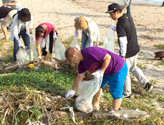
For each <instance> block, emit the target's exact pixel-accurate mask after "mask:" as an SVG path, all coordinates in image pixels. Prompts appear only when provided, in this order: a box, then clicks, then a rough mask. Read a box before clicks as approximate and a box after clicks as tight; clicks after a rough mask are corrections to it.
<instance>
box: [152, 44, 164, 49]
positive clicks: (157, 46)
mask: <svg viewBox="0 0 164 125" xmlns="http://www.w3.org/2000/svg"><path fill="white" fill-rule="evenodd" d="M154 47H156V48H157V49H164V44H157V45H154Z"/></svg>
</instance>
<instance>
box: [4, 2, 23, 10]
mask: <svg viewBox="0 0 164 125" xmlns="http://www.w3.org/2000/svg"><path fill="white" fill-rule="evenodd" d="M2 3H3V6H4V7H9V8H12V9H16V10H17V11H20V10H21V9H22V7H21V4H20V2H19V1H18V0H2Z"/></svg>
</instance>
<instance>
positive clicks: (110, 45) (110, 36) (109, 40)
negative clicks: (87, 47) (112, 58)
mask: <svg viewBox="0 0 164 125" xmlns="http://www.w3.org/2000/svg"><path fill="white" fill-rule="evenodd" d="M114 42H115V31H113V30H112V29H111V28H110V27H109V31H108V33H107V35H106V38H105V41H104V44H103V48H104V49H107V50H109V51H111V52H114Z"/></svg>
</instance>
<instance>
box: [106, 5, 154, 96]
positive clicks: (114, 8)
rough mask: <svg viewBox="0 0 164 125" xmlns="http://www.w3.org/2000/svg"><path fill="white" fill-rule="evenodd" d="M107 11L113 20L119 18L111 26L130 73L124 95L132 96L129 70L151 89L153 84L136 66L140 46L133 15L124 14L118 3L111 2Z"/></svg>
mask: <svg viewBox="0 0 164 125" xmlns="http://www.w3.org/2000/svg"><path fill="white" fill-rule="evenodd" d="M106 13H109V14H110V16H111V18H112V19H113V20H118V22H117V25H116V26H114V25H112V26H111V28H112V29H113V30H114V31H117V36H118V43H119V47H120V51H119V54H120V56H121V57H122V58H124V59H125V61H126V63H127V65H128V75H127V77H126V80H125V84H124V92H123V97H125V98H130V95H131V79H130V75H129V71H130V72H131V73H132V74H133V75H134V76H135V77H136V78H137V79H138V81H139V82H140V85H141V86H142V87H143V88H144V89H145V90H146V91H150V90H151V89H152V88H153V86H152V85H151V84H150V83H149V81H148V80H147V79H146V78H145V76H144V74H143V72H142V71H141V70H140V69H139V68H138V67H137V66H136V64H137V56H138V53H139V51H140V47H139V44H138V39H137V33H136V28H135V25H134V22H133V19H132V17H131V16H130V15H129V14H123V13H122V10H121V9H120V6H119V5H118V4H117V3H112V4H110V5H109V6H108V11H107V12H106Z"/></svg>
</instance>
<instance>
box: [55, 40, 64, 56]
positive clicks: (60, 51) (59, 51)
mask: <svg viewBox="0 0 164 125" xmlns="http://www.w3.org/2000/svg"><path fill="white" fill-rule="evenodd" d="M55 58H57V59H65V47H64V45H63V43H62V42H60V40H59V39H56V40H55Z"/></svg>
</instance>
